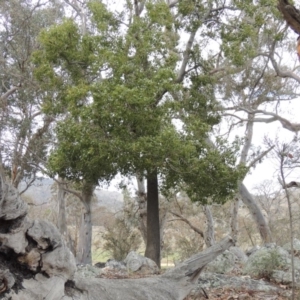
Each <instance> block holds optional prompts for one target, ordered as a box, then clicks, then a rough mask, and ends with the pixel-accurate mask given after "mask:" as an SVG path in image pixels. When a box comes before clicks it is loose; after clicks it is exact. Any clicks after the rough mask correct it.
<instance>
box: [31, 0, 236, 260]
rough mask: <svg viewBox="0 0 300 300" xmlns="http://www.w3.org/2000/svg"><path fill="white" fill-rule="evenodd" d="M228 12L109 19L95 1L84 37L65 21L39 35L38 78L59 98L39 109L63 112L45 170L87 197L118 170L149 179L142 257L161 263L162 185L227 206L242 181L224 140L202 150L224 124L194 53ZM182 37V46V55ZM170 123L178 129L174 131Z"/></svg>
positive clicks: (127, 14)
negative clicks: (76, 185)
mask: <svg viewBox="0 0 300 300" xmlns="http://www.w3.org/2000/svg"><path fill="white" fill-rule="evenodd" d="M225 9H226V8H225V7H224V6H223V4H222V2H220V3H219V2H218V1H216V2H213V1H211V2H209V3H208V4H207V6H206V5H204V4H202V3H201V1H196V2H195V1H174V2H165V1H134V2H131V1H126V3H125V6H124V8H123V10H122V12H116V11H115V12H114V11H112V10H110V9H109V7H108V6H106V5H105V4H103V3H102V2H100V1H91V2H89V3H88V5H87V7H86V11H85V16H86V18H84V19H85V21H86V23H85V24H86V26H85V30H84V31H83V30H81V29H82V27H81V24H78V23H77V22H75V21H74V20H71V19H65V20H64V22H62V23H61V24H59V25H57V26H52V27H51V28H49V29H47V30H44V31H43V32H42V34H41V35H40V39H39V42H40V44H41V49H40V51H38V52H36V54H35V59H34V61H35V63H36V66H37V68H36V76H37V78H38V79H39V80H40V82H41V85H42V86H43V88H45V89H46V90H47V89H48V90H51V91H55V97H48V98H45V99H44V111H45V112H47V113H49V114H65V113H66V114H65V116H66V117H65V118H63V120H62V121H61V122H58V124H57V129H56V132H57V142H58V143H57V146H56V147H55V148H54V149H53V151H52V153H51V156H50V159H49V166H50V167H51V168H52V170H53V172H54V173H57V174H59V175H60V176H61V177H63V178H68V179H72V180H75V181H77V182H81V183H83V186H86V185H87V186H88V189H83V191H85V192H88V194H89V195H90V194H91V189H92V187H93V186H95V185H96V184H97V182H98V181H99V180H100V181H101V180H110V179H111V178H112V177H113V176H114V175H115V174H116V172H121V173H122V174H124V175H136V174H140V175H141V176H145V177H146V179H147V245H146V256H148V257H150V258H152V259H153V260H154V261H155V262H156V263H157V264H158V265H160V236H159V234H160V233H159V202H158V194H159V188H161V189H162V190H163V191H164V192H165V193H167V191H168V190H169V189H170V188H174V187H178V186H180V187H181V188H184V189H185V190H186V191H187V193H188V194H189V196H190V197H191V199H192V200H195V201H203V202H204V203H205V202H209V201H224V199H225V198H226V197H227V196H228V195H231V194H232V193H233V192H234V190H235V187H236V182H237V180H238V178H239V176H240V172H239V171H237V170H236V167H235V158H234V155H235V151H234V149H231V148H228V149H227V148H226V146H225V144H224V143H222V142H221V141H219V142H218V147H217V149H214V148H212V147H210V146H209V145H208V144H207V137H208V133H209V132H210V130H211V128H212V127H213V126H214V125H215V124H217V123H218V122H219V121H220V118H219V115H218V114H216V113H215V107H216V106H218V103H217V101H216V99H215V95H214V81H213V79H212V78H211V76H210V74H208V73H207V72H206V69H205V66H206V65H207V62H206V59H205V58H204V55H203V56H202V55H201V49H200V45H198V46H197V45H196V44H195V46H194V49H193V50H192V48H193V43H194V42H195V40H196V39H195V37H196V34H197V32H199V33H200V31H202V32H205V34H206V35H207V36H209V33H211V32H213V31H214V30H215V28H212V27H213V26H216V28H217V26H218V22H217V20H218V17H219V16H220V15H221V14H222V13H223V11H224V10H225ZM81 20H82V18H81ZM183 32H185V34H186V35H188V40H187V41H186V43H185V46H184V49H183V50H182V51H181V50H180V43H181V40H180V33H183ZM209 59H210V57H209ZM176 119H178V120H180V121H181V122H182V124H183V127H182V130H178V129H177V128H176V126H175V125H174V122H175V120H176ZM208 172H209V174H208ZM83 195H84V193H83V194H82V197H83ZM84 202H85V203H88V202H89V201H88V200H87V198H86V199H85V201H84ZM86 209H87V214H90V209H89V208H88V207H87V208H86ZM89 224H90V225H89V226H87V228H89V230H90V232H91V222H89ZM86 232H87V231H86ZM87 246H88V247H89V246H90V243H87ZM86 251H90V250H88V249H86ZM86 257H87V259H86V260H85V261H84V262H88V261H89V259H90V256H86Z"/></svg>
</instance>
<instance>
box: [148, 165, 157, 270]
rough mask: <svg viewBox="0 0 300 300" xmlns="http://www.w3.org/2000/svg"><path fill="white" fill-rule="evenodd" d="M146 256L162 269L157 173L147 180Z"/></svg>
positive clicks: (149, 174) (149, 176)
mask: <svg viewBox="0 0 300 300" xmlns="http://www.w3.org/2000/svg"><path fill="white" fill-rule="evenodd" d="M145 256H146V257H148V258H151V259H152V260H153V261H154V262H155V263H156V264H157V266H158V267H159V268H160V232H159V203H158V178H157V172H156V171H155V172H151V173H148V178H147V245H146V251H145Z"/></svg>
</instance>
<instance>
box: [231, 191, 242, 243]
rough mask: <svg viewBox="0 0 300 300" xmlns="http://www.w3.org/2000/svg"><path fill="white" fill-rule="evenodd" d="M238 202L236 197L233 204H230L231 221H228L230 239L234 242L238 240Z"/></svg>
mask: <svg viewBox="0 0 300 300" xmlns="http://www.w3.org/2000/svg"><path fill="white" fill-rule="evenodd" d="M239 205H240V200H239V198H238V197H235V198H234V199H233V203H232V204H231V220H230V229H231V237H232V238H233V240H234V241H237V238H238V232H239V228H238V211H239Z"/></svg>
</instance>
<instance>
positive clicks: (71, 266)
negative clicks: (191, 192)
mask: <svg viewBox="0 0 300 300" xmlns="http://www.w3.org/2000/svg"><path fill="white" fill-rule="evenodd" d="M2 178H3V177H1V176H0V179H1V182H0V183H1V184H0V186H1V188H0V298H1V299H13V300H39V299H47V300H68V299H77V300H86V299H90V300H92V299H95V300H96V299H97V300H98V299H100V300H111V299H124V300H127V299H128V300H132V299H149V300H154V299H155V300H159V299H162V300H182V299H184V297H185V296H186V295H187V294H189V293H190V291H191V290H192V289H193V288H194V287H195V285H194V283H195V280H196V279H197V278H198V276H199V274H200V272H201V270H202V269H203V267H204V266H205V265H206V264H207V263H209V262H210V261H212V260H213V259H214V258H216V257H217V256H218V255H219V254H221V253H222V252H223V251H225V250H226V249H228V248H230V247H231V246H232V245H233V244H234V241H233V240H232V238H230V237H227V238H225V239H223V240H222V241H220V242H219V243H217V244H214V245H213V246H212V247H210V248H208V249H206V250H205V251H203V252H201V253H198V254H196V255H194V256H193V257H191V258H190V259H188V260H186V261H184V262H183V263H181V264H180V265H178V266H176V267H175V268H173V269H171V270H169V271H168V272H166V273H165V274H164V275H160V276H154V277H147V278H140V279H134V280H133V279H103V278H83V277H80V276H79V275H78V274H76V273H75V272H76V264H75V258H74V256H73V255H72V253H71V251H70V250H69V249H68V248H67V247H66V245H65V242H64V239H63V237H62V235H61V234H60V232H59V231H58V229H57V228H56V227H55V226H54V225H53V224H52V223H50V222H47V221H44V220H35V221H31V220H29V219H28V218H27V206H26V204H25V203H24V202H23V201H22V199H21V198H20V196H19V194H18V192H17V190H16V189H15V188H14V187H13V186H12V185H11V184H7V183H5V182H4V181H3V180H2Z"/></svg>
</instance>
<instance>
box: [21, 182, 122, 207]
mask: <svg viewBox="0 0 300 300" xmlns="http://www.w3.org/2000/svg"><path fill="white" fill-rule="evenodd" d="M53 183H54V181H53V180H52V179H50V178H41V179H38V180H36V181H35V182H34V184H33V185H32V186H31V187H29V189H28V190H27V191H26V192H25V193H24V195H25V196H28V197H30V198H31V199H32V200H33V201H34V202H35V203H36V204H42V203H45V202H49V201H50V199H51V196H52V195H51V186H52V185H53ZM24 187H25V183H21V184H20V187H19V190H20V191H21V190H23V189H24ZM95 195H96V197H97V203H96V205H97V206H98V207H101V206H103V207H106V208H107V209H109V210H110V211H114V212H115V211H118V210H120V209H121V208H122V206H123V195H122V194H121V193H119V192H116V191H108V190H103V189H96V190H95Z"/></svg>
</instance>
